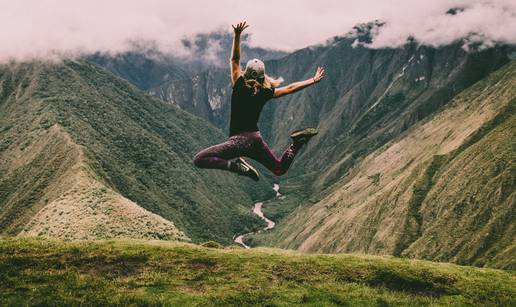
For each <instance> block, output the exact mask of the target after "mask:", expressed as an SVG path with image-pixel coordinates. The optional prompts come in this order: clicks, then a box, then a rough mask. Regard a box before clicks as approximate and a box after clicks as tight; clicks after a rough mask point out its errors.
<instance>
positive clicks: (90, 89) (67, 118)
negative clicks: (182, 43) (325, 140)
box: [0, 61, 272, 242]
mask: <svg viewBox="0 0 516 307" xmlns="http://www.w3.org/2000/svg"><path fill="white" fill-rule="evenodd" d="M223 137H224V136H223V134H222V133H221V132H220V131H218V130H217V129H216V128H214V127H213V126H211V125H210V124H208V123H206V122H205V121H203V120H201V119H200V118H197V117H194V116H191V115H190V114H188V113H186V112H183V111H181V110H179V109H177V108H176V107H170V106H166V105H164V104H163V103H161V102H160V101H157V100H154V99H152V98H151V97H149V96H147V95H146V94H144V93H143V92H140V91H139V90H137V89H136V88H134V87H133V86H131V85H130V84H129V83H127V82H126V81H124V80H122V79H120V78H117V77H115V76H114V75H112V74H110V73H108V72H107V71H105V70H103V69H100V68H98V67H97V66H95V65H93V64H89V63H87V62H84V61H66V62H64V63H54V64H52V63H41V62H34V63H25V64H19V63H11V64H6V65H2V66H1V67H0V174H2V176H1V178H0V233H2V234H8V235H34V234H36V235H48V236H54V237H60V238H111V237H133V238H162V239H186V238H187V237H188V238H190V239H193V240H194V241H199V240H215V241H219V242H230V240H231V237H232V236H233V234H234V233H237V232H244V231H246V230H248V229H250V228H254V227H258V226H259V225H260V224H261V221H260V220H259V219H258V218H257V217H254V216H252V215H251V213H250V210H249V208H250V207H251V206H252V203H253V198H263V197H266V194H267V193H268V191H269V190H270V188H269V187H268V185H266V184H265V183H263V184H262V185H256V184H252V185H251V184H249V182H248V181H245V180H241V178H236V177H235V176H229V175H227V174H223V173H222V172H217V171H200V170H198V169H196V168H195V167H194V166H193V164H192V161H191V157H192V156H193V155H194V153H195V152H196V151H198V150H199V149H201V148H202V147H205V146H207V145H210V144H213V143H215V142H217V141H219V140H222V139H223ZM264 191H266V192H264ZM271 193H272V191H271Z"/></svg>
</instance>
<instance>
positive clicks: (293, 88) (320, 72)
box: [274, 67, 324, 98]
mask: <svg viewBox="0 0 516 307" xmlns="http://www.w3.org/2000/svg"><path fill="white" fill-rule="evenodd" d="M322 78H324V68H322V67H317V71H316V72H315V75H314V76H313V77H312V78H310V79H306V80H304V81H298V82H294V83H291V84H289V85H286V86H282V87H278V88H277V89H275V90H274V98H278V97H281V96H285V95H288V94H292V93H295V92H297V91H299V90H302V89H304V88H305V87H308V86H310V85H312V84H315V83H317V82H319V81H321V79H322Z"/></svg>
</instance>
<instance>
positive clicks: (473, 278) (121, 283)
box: [0, 238, 516, 306]
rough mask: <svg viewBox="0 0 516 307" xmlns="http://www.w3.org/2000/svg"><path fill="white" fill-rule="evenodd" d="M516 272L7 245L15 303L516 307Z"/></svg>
mask: <svg viewBox="0 0 516 307" xmlns="http://www.w3.org/2000/svg"><path fill="white" fill-rule="evenodd" d="M514 279H515V274H514V273H513V272H506V271H500V270H492V269H479V268H473V267H461V266H457V265H452V264H443V263H432V262H427V261H415V260H406V259H397V258H392V257H374V256H363V255H333V256H328V255H303V254H299V253H293V252H286V251H279V250H242V249H216V248H206V247H200V246H196V245H191V244H184V243H172V242H168V243H167V242H157V241H152V242H143V241H74V242H64V241H57V240H47V239H28V238H24V239H20V238H3V239H0V302H2V304H6V305H13V306H20V305H28V304H30V305H52V306H63V305H186V306H196V305H198V306H201V305H202V306H219V305H238V306H242V305H246V306H247V305H257V306H290V305H308V306H338V305H339V306H340V305H349V306H370V305H381V306H386V305H419V306H427V305H434V306H435V305H507V306H508V305H514V304H515V303H516V300H515V298H514V297H515V295H516V283H515V280H514Z"/></svg>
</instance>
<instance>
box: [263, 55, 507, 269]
mask: <svg viewBox="0 0 516 307" xmlns="http://www.w3.org/2000/svg"><path fill="white" fill-rule="evenodd" d="M515 135H516V60H513V61H512V62H510V63H508V64H506V65H504V66H503V67H502V68H500V69H499V70H497V71H495V72H493V73H491V74H490V75H489V76H487V77H486V78H484V79H482V80H480V81H479V82H477V83H475V84H474V85H472V86H471V87H469V88H467V89H466V90H464V91H463V92H461V93H460V94H458V95H457V96H456V97H455V98H454V99H452V100H451V101H450V102H449V103H447V104H446V105H445V106H443V107H441V108H440V109H439V110H438V111H437V112H436V113H434V114H432V115H430V116H428V117H427V118H425V119H424V120H422V121H420V122H419V123H417V124H416V125H414V126H413V127H411V128H410V129H408V130H406V131H405V132H403V133H402V134H401V135H399V136H398V137H396V138H395V139H393V140H391V141H389V142H388V143H386V144H385V145H383V146H381V147H380V148H378V149H377V150H375V151H373V152H372V153H370V154H368V155H367V156H366V157H365V158H364V159H363V160H361V161H360V162H359V163H357V164H355V165H353V167H352V168H351V169H350V171H349V173H348V174H347V175H346V176H343V177H342V178H340V179H339V180H338V181H337V182H336V183H334V184H333V185H332V186H331V187H329V188H328V190H327V191H326V192H325V193H324V196H322V197H321V198H320V199H312V201H313V204H308V205H305V206H302V207H299V208H298V209H297V210H295V211H294V212H293V213H291V214H290V215H289V216H287V217H286V218H284V219H283V222H282V223H280V224H279V226H278V227H277V228H276V229H275V230H273V231H272V232H271V233H268V234H267V235H266V236H265V237H262V238H258V241H259V242H260V241H261V243H267V244H270V245H273V246H279V247H282V248H290V249H292V248H293V249H298V250H302V251H309V252H325V253H328V252H331V253H340V252H362V253H369V254H391V255H396V256H403V257H410V258H421V259H428V260H434V261H451V262H456V263H459V264H468V265H477V266H491V267H500V268H507V269H515V268H516V261H515V259H514V257H513V256H512V255H514V253H515V252H516V244H515V242H516V241H515V240H514V238H515V237H516V229H515V228H514V213H515V210H516V163H515V162H516V139H515V138H514V136H515ZM287 197H288V196H287ZM266 214H267V212H266ZM255 240H256V239H255Z"/></svg>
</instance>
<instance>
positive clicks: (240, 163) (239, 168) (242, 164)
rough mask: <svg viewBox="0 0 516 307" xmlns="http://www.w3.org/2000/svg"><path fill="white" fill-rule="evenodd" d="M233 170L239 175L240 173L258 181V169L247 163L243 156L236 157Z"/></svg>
mask: <svg viewBox="0 0 516 307" xmlns="http://www.w3.org/2000/svg"><path fill="white" fill-rule="evenodd" d="M232 165H233V167H234V168H233V170H234V171H235V172H236V173H237V174H239V175H242V176H247V177H249V178H251V179H253V180H254V181H258V179H259V176H260V175H259V173H258V171H257V170H256V169H255V168H254V167H252V166H251V164H249V163H247V161H246V160H244V159H243V158H238V159H236V160H235V161H234V162H233V163H232Z"/></svg>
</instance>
